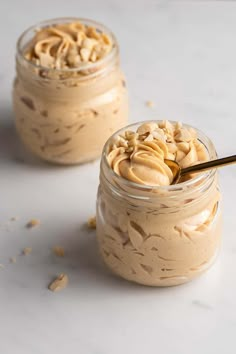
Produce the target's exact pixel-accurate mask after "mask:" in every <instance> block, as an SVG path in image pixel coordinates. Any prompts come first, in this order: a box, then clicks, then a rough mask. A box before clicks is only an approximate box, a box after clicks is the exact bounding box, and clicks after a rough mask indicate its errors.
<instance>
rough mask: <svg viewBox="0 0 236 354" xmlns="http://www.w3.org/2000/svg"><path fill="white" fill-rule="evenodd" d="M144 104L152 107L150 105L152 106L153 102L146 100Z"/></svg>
mask: <svg viewBox="0 0 236 354" xmlns="http://www.w3.org/2000/svg"><path fill="white" fill-rule="evenodd" d="M146 106H147V107H150V108H152V107H154V102H153V101H146Z"/></svg>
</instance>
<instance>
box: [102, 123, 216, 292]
mask: <svg viewBox="0 0 236 354" xmlns="http://www.w3.org/2000/svg"><path fill="white" fill-rule="evenodd" d="M140 124H141V123H139V124H136V125H131V126H129V127H128V128H127V127H126V128H124V129H122V130H120V131H119V132H117V133H116V134H114V136H113V137H111V138H110V139H109V140H108V142H107V143H106V145H105V147H104V150H103V154H102V160H101V169H100V185H99V189H98V194H97V240H98V244H99V248H100V253H101V255H102V258H103V260H104V262H105V263H106V265H107V266H108V267H109V268H110V269H111V270H112V271H113V272H114V273H115V274H117V275H119V276H121V277H123V278H125V279H127V280H130V281H134V282H137V283H140V284H144V285H149V286H172V285H178V284H182V283H185V282H187V281H190V280H191V279H193V278H195V277H196V276H198V275H200V274H201V273H203V272H204V271H205V270H207V269H208V268H209V267H210V266H211V264H212V263H213V262H214V260H215V257H216V255H217V252H218V249H219V245H220V238H221V224H222V218H221V203H220V192H219V187H218V178H217V172H216V170H211V171H210V172H206V173H202V174H198V175H196V176H195V177H193V178H191V179H189V180H188V181H185V182H182V183H179V184H177V185H170V186H160V187H156V186H155V187H151V186H145V185H141V184H137V183H134V182H131V181H129V180H126V179H124V178H122V177H120V176H118V175H117V174H115V173H114V171H113V170H112V169H111V167H110V166H109V164H108V162H107V153H108V150H109V146H110V144H111V143H112V141H114V137H116V136H117V135H119V134H121V133H123V132H124V131H125V130H127V129H128V130H132V131H135V130H136V128H137V127H138V126H139V125H140ZM185 126H187V125H185ZM188 127H189V126H188ZM195 130H196V131H197V138H198V139H199V140H200V141H201V142H202V143H203V144H204V145H205V147H206V149H207V152H208V154H209V159H215V158H216V152H215V149H214V146H213V144H212V142H211V141H210V140H209V139H208V138H207V137H206V136H205V135H204V134H203V133H202V132H200V131H198V130H197V129H195Z"/></svg>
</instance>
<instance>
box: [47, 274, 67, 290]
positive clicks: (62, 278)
mask: <svg viewBox="0 0 236 354" xmlns="http://www.w3.org/2000/svg"><path fill="white" fill-rule="evenodd" d="M68 281H69V279H68V276H67V275H66V274H64V273H61V274H60V275H58V277H57V278H56V279H54V280H53V281H52V282H51V283H50V284H49V286H48V289H49V290H51V291H60V290H63V289H64V288H66V287H67V284H68Z"/></svg>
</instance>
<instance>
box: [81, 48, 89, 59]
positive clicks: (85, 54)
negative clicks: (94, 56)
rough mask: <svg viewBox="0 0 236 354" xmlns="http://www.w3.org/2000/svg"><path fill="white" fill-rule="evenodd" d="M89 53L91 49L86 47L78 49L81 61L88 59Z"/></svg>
mask: <svg viewBox="0 0 236 354" xmlns="http://www.w3.org/2000/svg"><path fill="white" fill-rule="evenodd" d="M90 54H91V50H90V49H88V48H82V49H81V50H80V56H81V58H82V60H83V61H89V57H90Z"/></svg>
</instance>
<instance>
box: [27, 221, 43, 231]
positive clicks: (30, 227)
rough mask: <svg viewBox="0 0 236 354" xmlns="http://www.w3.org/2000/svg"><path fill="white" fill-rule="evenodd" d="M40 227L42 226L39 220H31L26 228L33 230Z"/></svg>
mask: <svg viewBox="0 0 236 354" xmlns="http://www.w3.org/2000/svg"><path fill="white" fill-rule="evenodd" d="M39 225H40V220H38V219H31V220H30V221H29V222H28V223H27V225H26V227H27V228H28V229H32V228H33V227H36V226H39Z"/></svg>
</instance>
